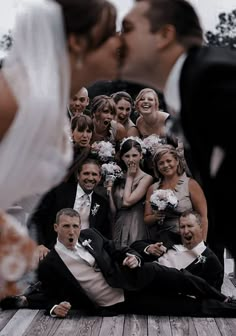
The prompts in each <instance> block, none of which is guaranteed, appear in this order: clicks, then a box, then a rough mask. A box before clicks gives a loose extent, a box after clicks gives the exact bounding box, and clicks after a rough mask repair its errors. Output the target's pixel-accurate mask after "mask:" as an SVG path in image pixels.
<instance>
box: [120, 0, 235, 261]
mask: <svg viewBox="0 0 236 336" xmlns="http://www.w3.org/2000/svg"><path fill="white" fill-rule="evenodd" d="M122 31H123V34H122V39H123V45H124V48H123V53H122V54H123V59H122V67H121V71H120V75H121V78H122V79H125V80H130V81H135V82H140V83H142V84H143V83H145V84H146V85H147V86H148V85H149V86H152V87H155V88H156V89H157V90H158V89H159V90H160V91H161V92H163V93H164V97H165V101H166V104H167V106H169V111H170V112H171V113H172V117H173V125H172V131H174V132H175V133H176V135H177V136H181V134H182V135H184V137H185V143H186V148H187V146H188V150H187V153H188V154H191V156H192V159H193V163H194V170H195V171H197V172H198V173H199V175H200V181H201V183H202V185H203V189H204V192H205V194H206V197H207V200H208V209H209V216H210V217H209V224H210V225H209V232H208V242H209V244H210V245H209V246H210V247H211V248H212V249H213V251H214V252H215V253H216V254H217V256H218V257H219V259H220V261H221V262H222V264H223V252H224V247H227V248H228V249H229V250H230V251H231V253H232V254H233V256H234V258H236V244H235V236H236V225H235V224H234V222H235V214H234V210H233V209H234V207H235V192H234V191H235V188H234V187H233V181H234V180H235V171H234V169H233V167H234V165H235V164H234V162H233V159H234V157H235V148H234V147H235V144H234V143H235V136H234V134H235V111H236V99H235V97H236V52H235V51H232V50H229V49H228V48H223V47H222V48H220V47H208V46H204V45H203V44H204V39H203V31H202V28H201V26H200V23H199V18H198V16H197V14H196V12H195V10H194V8H193V7H192V6H191V4H190V3H189V2H188V1H186V0H145V1H144V0H143V1H137V3H136V4H135V5H134V7H133V9H131V11H130V12H129V13H128V14H127V15H126V17H125V18H124V20H123V29H122ZM187 156H188V155H187ZM190 169H191V165H190Z"/></svg>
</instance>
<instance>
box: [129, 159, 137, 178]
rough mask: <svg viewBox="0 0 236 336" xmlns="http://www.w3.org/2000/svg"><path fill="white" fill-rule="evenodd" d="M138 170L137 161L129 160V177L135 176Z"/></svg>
mask: <svg viewBox="0 0 236 336" xmlns="http://www.w3.org/2000/svg"><path fill="white" fill-rule="evenodd" d="M137 171H138V167H137V165H136V163H135V162H132V161H131V162H128V170H127V177H128V176H130V177H135V175H136V173H137Z"/></svg>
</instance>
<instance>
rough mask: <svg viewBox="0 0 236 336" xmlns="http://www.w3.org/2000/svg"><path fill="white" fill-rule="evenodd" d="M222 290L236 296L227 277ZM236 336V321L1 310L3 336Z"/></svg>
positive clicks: (0, 331) (1, 334) (0, 322)
mask: <svg viewBox="0 0 236 336" xmlns="http://www.w3.org/2000/svg"><path fill="white" fill-rule="evenodd" d="M222 291H223V292H224V293H225V294H226V295H236V288H235V287H234V286H233V284H232V282H231V281H230V280H229V278H228V277H227V276H226V277H225V279H224V285H223V287H222ZM66 335H72V336H235V335H236V318H215V319H214V318H191V317H174V316H170V317H168V316H163V317H159V316H152V315H149V316H146V315H135V314H130V315H119V316H114V317H100V316H83V315H82V316H81V315H80V313H79V312H77V311H71V312H70V314H69V315H68V317H67V318H65V319H57V318H51V317H49V316H46V315H44V311H43V310H40V311H39V310H29V309H21V310H18V311H15V310H9V311H0V336H66Z"/></svg>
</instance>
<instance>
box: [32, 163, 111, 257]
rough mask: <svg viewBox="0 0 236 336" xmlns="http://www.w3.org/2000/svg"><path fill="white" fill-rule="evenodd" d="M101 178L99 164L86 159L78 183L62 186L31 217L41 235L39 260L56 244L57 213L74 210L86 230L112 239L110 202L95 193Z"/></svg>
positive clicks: (39, 238)
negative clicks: (109, 214)
mask: <svg viewBox="0 0 236 336" xmlns="http://www.w3.org/2000/svg"><path fill="white" fill-rule="evenodd" d="M100 179H101V170H100V165H99V164H98V162H97V161H95V160H93V159H86V160H85V161H83V163H82V164H81V166H80V167H79V168H78V180H77V183H74V182H71V183H70V182H65V183H62V184H60V185H59V186H57V187H56V188H54V189H53V190H51V191H50V192H49V193H47V194H46V195H45V196H44V198H43V199H42V201H41V203H40V205H39V206H38V208H37V210H36V211H35V213H34V214H33V216H32V218H31V222H32V224H33V225H36V229H37V232H38V244H39V247H38V250H39V259H42V258H43V257H45V255H46V254H47V253H48V252H49V250H50V249H51V248H52V247H53V246H54V244H55V243H56V233H55V231H54V227H53V225H54V222H55V217H56V214H57V212H58V211H59V210H61V209H63V208H74V209H75V210H77V211H78V212H79V213H80V216H81V226H82V229H85V228H96V229H97V230H98V231H99V232H101V233H102V234H103V235H104V236H105V237H107V238H110V223H109V218H108V209H109V203H108V201H107V200H106V199H105V198H103V197H102V196H101V195H99V194H97V193H96V192H95V191H94V189H95V187H96V186H97V185H98V183H99V182H100Z"/></svg>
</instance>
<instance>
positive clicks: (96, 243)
mask: <svg viewBox="0 0 236 336" xmlns="http://www.w3.org/2000/svg"><path fill="white" fill-rule="evenodd" d="M89 239H90V240H91V242H90V244H89V245H90V246H91V247H92V248H90V247H89V245H85V244H84V245H83V243H84V241H86V240H89ZM79 242H80V244H81V245H82V246H84V248H85V249H86V251H88V252H89V253H90V254H91V255H92V256H93V257H94V258H95V260H96V262H97V263H98V265H99V266H100V267H102V265H104V260H105V259H106V254H104V248H103V239H102V238H101V236H100V235H98V234H97V233H96V231H94V229H85V230H82V231H81V234H80V237H79Z"/></svg>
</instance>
